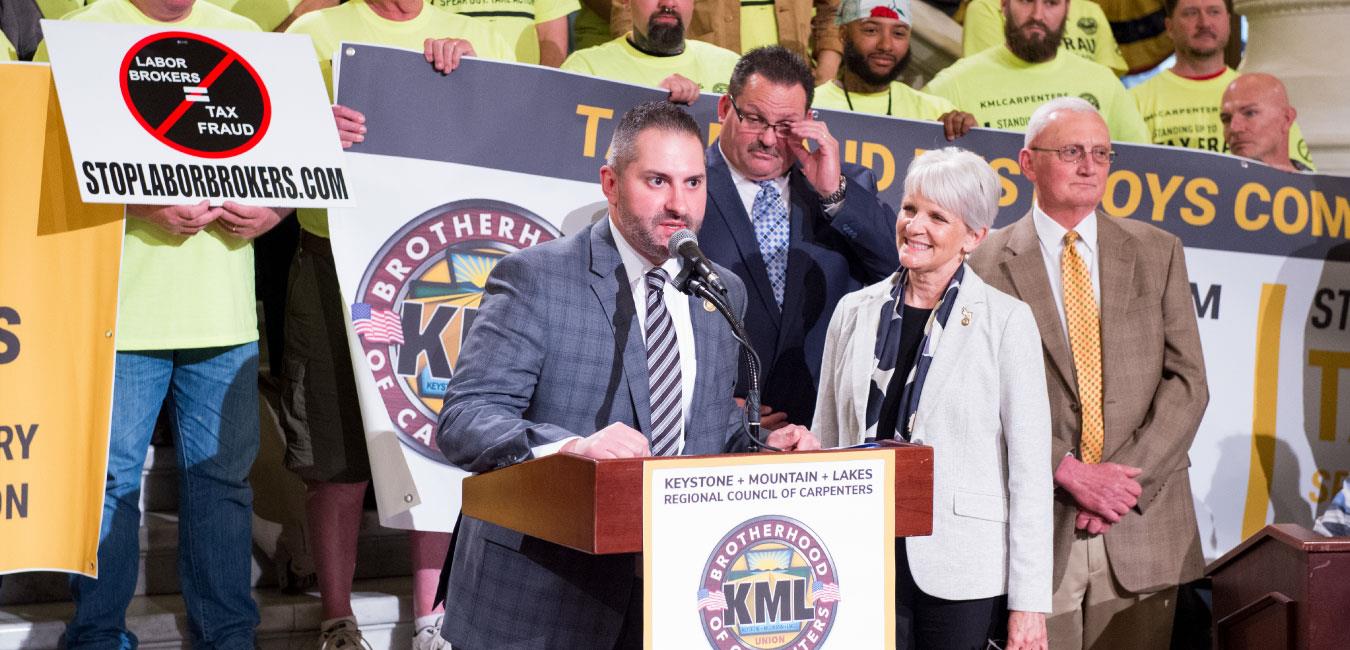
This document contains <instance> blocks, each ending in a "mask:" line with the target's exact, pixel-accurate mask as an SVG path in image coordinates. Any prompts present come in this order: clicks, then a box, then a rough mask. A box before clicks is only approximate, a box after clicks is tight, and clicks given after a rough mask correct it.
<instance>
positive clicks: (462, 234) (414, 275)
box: [351, 199, 561, 463]
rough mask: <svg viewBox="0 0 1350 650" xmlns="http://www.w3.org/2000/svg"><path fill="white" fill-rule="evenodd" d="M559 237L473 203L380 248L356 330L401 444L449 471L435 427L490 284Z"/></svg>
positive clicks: (433, 215) (361, 297)
mask: <svg viewBox="0 0 1350 650" xmlns="http://www.w3.org/2000/svg"><path fill="white" fill-rule="evenodd" d="M559 236H561V233H560V232H559V231H558V229H557V228H554V227H553V225H552V224H550V223H549V222H548V221H545V220H544V219H543V218H542V217H539V216H538V215H536V214H534V213H533V212H530V211H529V210H526V209H524V208H522V207H520V206H517V205H512V204H510V203H506V202H504V201H492V200H487V199H466V200H462V201H455V202H453V203H447V204H445V205H442V206H439V207H436V208H433V209H431V210H428V211H427V212H424V213H422V214H421V215H419V216H417V217H416V218H414V219H412V220H410V221H409V222H408V223H407V225H405V226H404V227H403V228H401V229H400V230H399V231H398V232H396V233H394V235H393V236H392V237H390V238H389V239H388V240H387V241H385V243H384V245H383V246H381V247H380V249H379V252H378V253H376V254H375V256H374V257H373V258H372V259H371V261H370V263H369V264H368V265H367V267H366V272H365V274H364V276H363V277H362V279H361V284H360V286H359V288H358V289H357V296H356V301H355V302H354V303H353V304H352V306H351V317H352V328H353V329H354V330H355V331H356V334H357V336H358V337H359V338H360V341H361V348H362V351H363V352H364V354H365V357H366V361H367V363H368V364H369V365H370V370H371V372H372V373H373V374H374V377H375V385H376V386H377V387H379V389H380V397H381V401H383V403H384V407H385V409H386V411H387V412H388V413H389V419H390V420H392V421H393V423H394V426H395V428H396V429H397V430H398V434H399V439H400V440H402V441H403V444H405V445H407V446H409V447H411V448H413V449H414V450H416V451H417V452H419V453H421V454H422V455H424V456H427V457H428V458H432V459H434V460H437V461H440V462H442V463H444V462H445V457H444V456H443V455H442V454H441V451H440V449H438V448H437V447H436V442H435V439H434V438H435V436H434V432H435V430H436V417H437V415H438V414H439V413H440V412H441V404H442V403H443V401H444V397H445V389H446V387H447V386H448V385H449V383H450V378H451V377H452V376H453V375H454V366H455V364H456V362H457V361H458V360H459V352H460V347H461V345H462V344H463V342H464V337H465V336H466V335H468V333H469V328H470V326H472V325H473V320H474V317H475V316H476V315H477V313H478V305H479V303H480V302H482V299H483V290H484V288H485V286H486V285H487V279H488V274H489V273H491V272H492V269H493V268H495V267H496V266H497V262H498V261H500V260H501V259H502V258H503V257H505V256H506V255H507V254H509V253H513V252H515V251H518V250H521V249H524V248H529V247H530V246H533V245H535V244H540V243H543V242H546V241H549V240H552V239H556V238H558V237H559Z"/></svg>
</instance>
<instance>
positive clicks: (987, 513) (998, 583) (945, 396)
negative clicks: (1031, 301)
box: [811, 269, 1053, 612]
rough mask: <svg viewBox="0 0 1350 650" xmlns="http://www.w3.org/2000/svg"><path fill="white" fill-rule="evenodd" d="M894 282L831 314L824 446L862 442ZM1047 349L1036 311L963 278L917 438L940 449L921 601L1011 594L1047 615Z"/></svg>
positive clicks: (1020, 606)
mask: <svg viewBox="0 0 1350 650" xmlns="http://www.w3.org/2000/svg"><path fill="white" fill-rule="evenodd" d="M898 278H899V275H898V274H896V275H893V276H891V277H890V278H889V279H887V280H884V281H882V282H879V283H877V284H874V285H872V286H869V287H866V288H864V289H861V290H859V291H855V292H853V293H850V294H848V295H847V296H845V297H844V298H843V299H842V300H841V301H840V302H839V305H838V306H837V307H836V308H835V311H834V316H833V318H832V319H831V320H830V330H829V334H828V335H827V337H826V339H825V355H824V359H823V361H822V367H821V372H820V393H819V395H818V397H817V400H816V416H815V422H814V423H813V424H812V426H811V430H812V431H815V432H816V433H817V434H818V435H819V436H820V439H821V443H822V444H823V445H824V446H826V447H833V446H848V445H852V444H856V443H858V442H861V438H862V435H863V431H864V429H865V428H866V417H867V414H866V411H867V394H868V391H869V388H870V386H871V381H872V372H873V371H874V370H875V369H876V359H875V358H874V356H873V355H874V348H875V347H876V339H877V326H878V323H879V320H880V318H881V309H882V306H883V305H884V304H885V302H886V300H887V299H888V298H889V296H890V293H891V290H892V288H893V287H894V286H895V282H896V281H897V280H898ZM1040 347H1041V343H1040V337H1039V336H1038V335H1037V333H1036V322H1035V320H1034V319H1033V318H1032V315H1031V310H1030V309H1028V308H1027V306H1026V305H1025V304H1022V303H1021V302H1019V301H1018V300H1016V299H1014V298H1012V297H1011V296H1008V295H1007V294H1004V293H1002V292H1000V291H998V290H996V289H994V288H992V287H990V286H989V285H987V284H985V283H984V281H983V280H981V279H980V277H979V276H978V275H976V274H975V273H974V272H973V271H971V270H969V269H967V271H966V274H965V278H964V279H963V280H962V282H961V291H960V293H959V294H957V298H956V304H955V305H954V306H953V308H952V313H951V316H950V317H948V319H947V326H946V327H945V328H944V330H943V334H942V337H941V338H940V339H939V340H938V344H937V350H936V351H935V352H934V354H933V365H932V366H931V367H930V368H929V371H928V379H927V380H926V382H925V384H924V388H923V395H922V396H921V397H920V400H919V408H918V411H917V412H916V414H915V420H914V430H913V433H912V434H911V438H910V439H911V441H913V442H916V443H920V444H924V445H929V446H931V447H932V448H933V534H932V535H930V536H927V537H911V538H909V539H908V540H907V552H908V555H909V569H910V572H911V573H913V574H914V582H915V583H916V584H917V585H918V586H919V588H920V589H922V590H923V591H924V593H927V594H929V595H932V596H937V597H939V598H946V599H948V600H965V599H971V598H989V597H993V596H998V595H1000V594H1004V593H1006V594H1008V606H1009V607H1010V608H1011V609H1015V610H1021V611H1031V612H1049V611H1050V594H1051V589H1050V577H1051V568H1052V563H1051V553H1050V548H1051V532H1052V531H1051V508H1052V506H1051V500H1052V490H1053V487H1052V485H1051V480H1050V463H1049V454H1050V407H1049V403H1048V402H1047V401H1046V394H1045V386H1044V385H1043V383H1042V382H1041V381H1039V379H1040V377H1041V376H1042V374H1043V373H1044V372H1045V370H1044V367H1043V366H1042V365H1041V355H1040Z"/></svg>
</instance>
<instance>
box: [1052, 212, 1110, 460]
mask: <svg viewBox="0 0 1350 650" xmlns="http://www.w3.org/2000/svg"><path fill="white" fill-rule="evenodd" d="M1076 241H1078V233H1077V232H1075V231H1072V230H1070V231H1069V232H1068V233H1067V234H1065V235H1064V252H1063V254H1062V255H1061V256H1060V260H1059V266H1060V273H1061V275H1062V279H1063V282H1064V316H1065V319H1066V320H1067V321H1068V322H1069V347H1070V348H1071V349H1072V350H1073V369H1074V374H1075V375H1077V376H1078V403H1079V404H1082V412H1083V431H1082V439H1081V440H1080V441H1079V450H1080V452H1081V453H1082V456H1083V462H1085V463H1100V462H1101V461H1102V444H1103V442H1104V441H1105V439H1106V425H1105V424H1104V422H1103V420H1102V327H1101V319H1100V318H1099V317H1098V314H1097V300H1096V298H1094V297H1093V295H1092V276H1091V275H1090V274H1089V273H1088V267H1087V263H1086V262H1084V261H1083V258H1082V257H1079V256H1078V249H1077V248H1075V247H1074V245H1073V244H1074V242H1076Z"/></svg>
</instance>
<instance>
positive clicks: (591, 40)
mask: <svg viewBox="0 0 1350 650" xmlns="http://www.w3.org/2000/svg"><path fill="white" fill-rule="evenodd" d="M612 38H614V35H613V34H610V33H609V21H608V20H605V19H604V18H601V17H600V14H597V13H595V12H594V11H591V8H590V7H587V6H586V5H584V4H583V5H581V11H578V12H577V19H576V20H575V21H573V22H572V47H573V48H575V50H574V51H577V52H579V51H581V50H584V49H586V48H588V47H595V46H597V45H604V44H605V43H608V42H609V40H610V39H612Z"/></svg>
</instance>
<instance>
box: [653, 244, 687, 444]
mask: <svg viewBox="0 0 1350 650" xmlns="http://www.w3.org/2000/svg"><path fill="white" fill-rule="evenodd" d="M646 278H647V327H646V329H647V380H648V381H649V382H650V384H649V385H650V388H651V407H652V430H651V450H652V455H653V456H673V455H675V453H676V452H678V451H679V441H680V422H681V421H682V420H683V411H684V409H683V402H682V400H681V399H680V346H679V344H678V342H677V341H676V340H675V322H674V321H673V320H671V318H670V312H668V311H666V301H665V299H664V297H663V293H662V288H663V287H664V286H665V284H666V282H667V281H669V279H670V276H669V275H667V274H666V272H665V271H664V270H663V269H661V268H660V267H657V268H654V269H652V270H650V271H647V276H646Z"/></svg>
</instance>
